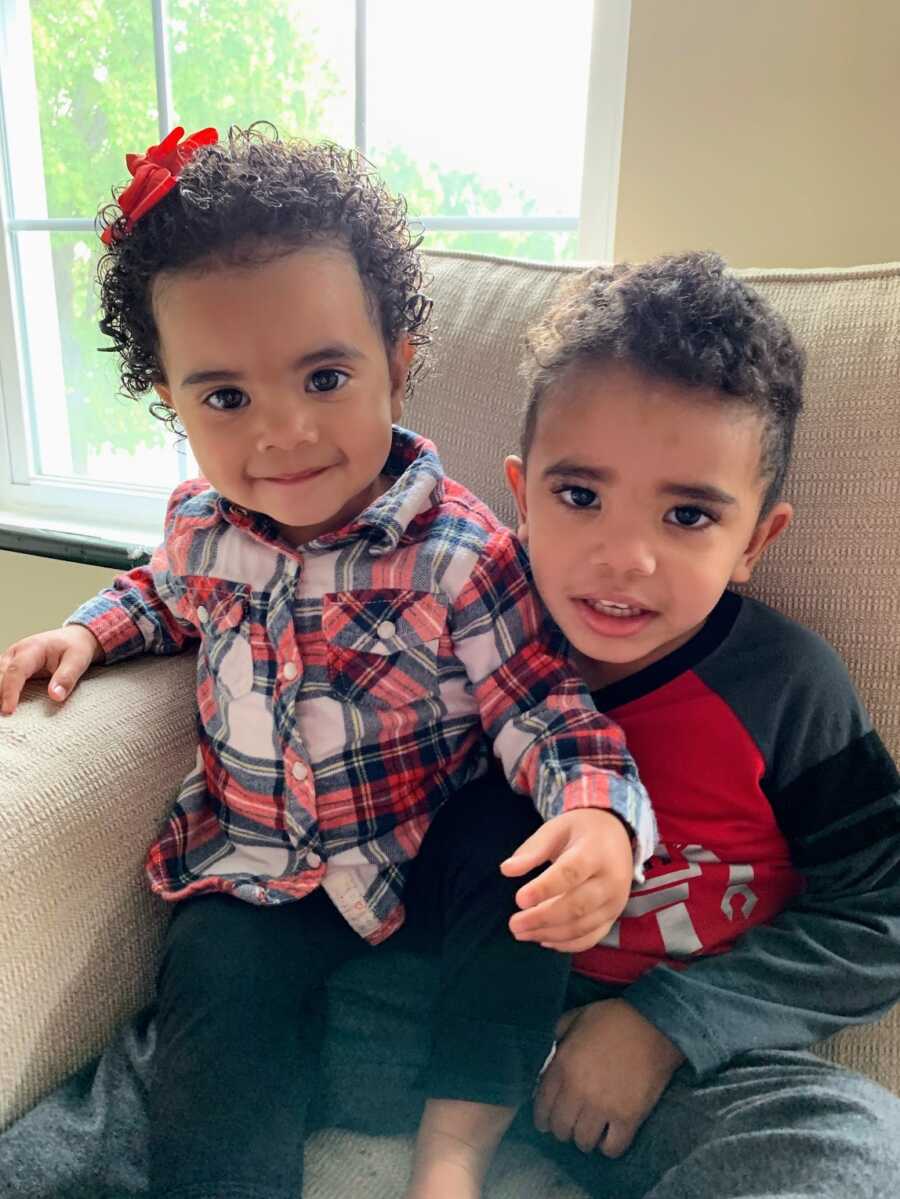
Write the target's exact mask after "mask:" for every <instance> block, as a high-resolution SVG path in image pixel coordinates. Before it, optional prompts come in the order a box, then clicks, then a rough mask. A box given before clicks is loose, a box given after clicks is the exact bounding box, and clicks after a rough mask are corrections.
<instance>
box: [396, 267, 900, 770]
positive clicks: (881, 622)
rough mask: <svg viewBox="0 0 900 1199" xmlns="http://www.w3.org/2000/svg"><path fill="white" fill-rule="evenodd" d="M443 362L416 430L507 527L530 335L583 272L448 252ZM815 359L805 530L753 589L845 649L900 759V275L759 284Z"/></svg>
mask: <svg viewBox="0 0 900 1199" xmlns="http://www.w3.org/2000/svg"><path fill="white" fill-rule="evenodd" d="M429 268H430V272H431V274H432V276H433V280H432V283H431V286H430V294H431V295H432V296H433V297H434V302H435V303H434V317H433V324H434V333H435V345H434V350H433V362H432V366H431V368H430V370H429V371H428V373H427V375H426V376H425V377H423V378H422V379H421V380H420V383H419V386H418V387H417V390H416V394H415V396H414V398H413V401H412V403H411V405H410V408H409V411H408V413H407V414H406V417H405V420H406V423H407V424H409V425H410V426H411V427H412V428H415V429H417V430H418V431H419V432H421V433H424V434H426V435H427V436H428V437H431V438H432V439H433V440H434V441H435V442H436V443H437V446H438V449H439V450H440V452H441V457H442V459H443V462H444V465H445V467H446V469H447V472H448V473H449V474H450V475H451V476H453V477H454V478H457V479H459V480H460V482H462V483H465V484H466V485H467V486H469V487H471V488H472V490H473V491H475V492H476V493H477V494H478V495H480V496H481V497H482V498H483V499H485V500H486V501H487V502H488V503H489V504H491V506H492V507H493V508H494V510H495V511H496V512H498V514H499V515H501V516H502V517H503V518H504V519H505V520H507V521H509V522H511V521H512V519H513V509H512V504H511V501H510V499H509V496H508V495H507V493H506V489H505V485H504V481H503V471H502V463H503V457H504V455H505V454H507V453H510V452H514V451H515V449H516V447H517V443H518V433H519V414H520V411H521V405H522V399H523V387H522V384H521V382H520V380H519V378H518V374H517V369H518V362H519V357H520V351H521V345H522V336H523V334H524V332H525V330H526V329H527V328H528V327H529V325H531V324H532V323H533V322H534V320H536V319H537V316H538V315H539V313H540V312H541V310H542V309H543V308H544V306H545V305H546V304H547V302H548V301H549V299H550V297H551V296H552V294H553V292H554V291H555V289H556V287H557V286H558V285H559V283H560V281H561V280H562V279H563V278H564V277H565V276H566V275H568V274H571V273H572V272H573V271H575V270H578V269H579V268H578V267H574V266H544V265H540V264H535V263H525V262H516V261H509V260H504V259H494V258H486V257H480V256H475V255H464V254H450V253H436V254H433V255H431V256H430V257H429ZM741 274H742V276H743V277H744V278H746V279H747V280H748V281H749V282H751V283H752V285H753V286H754V287H756V288H757V289H758V290H759V291H760V292H761V293H762V294H763V295H764V296H765V297H766V298H767V299H768V300H769V301H770V302H771V303H772V304H773V305H774V306H775V307H776V308H777V309H778V310H779V311H780V312H781V313H782V314H783V315H784V316H785V317H786V319H787V320H788V322H789V323H790V325H791V328H792V329H793V330H794V333H795V335H796V336H797V338H798V339H799V341H800V342H801V343H802V344H803V345H804V346H805V348H806V350H807V353H808V355H809V367H808V372H807V387H806V411H805V413H804V416H803V419H802V420H801V423H800V428H799V431H798V437H797V442H796V448H795V457H794V467H793V470H792V472H791V475H790V477H789V479H788V484H787V491H786V498H787V499H790V500H791V501H792V503H794V505H795V506H796V509H797V516H796V520H795V523H794V527H793V528H792V529H791V530H790V531H789V532H788V533H787V535H786V536H785V537H784V538H783V539H782V540H781V541H780V542H779V543H777V544H776V545H775V546H773V548H772V550H771V551H770V552H769V554H768V555H767V557H766V559H765V560H764V561H763V563H762V565H761V567H760V569H759V571H758V572H757V574H756V576H755V578H754V580H753V583H752V586H751V587H750V590H751V591H752V593H753V594H755V595H757V596H759V597H760V598H761V599H763V600H765V601H766V602H767V603H770V604H772V605H773V606H774V607H777V608H779V609H780V610H781V611H783V612H785V613H786V614H787V615H789V616H792V617H794V618H795V619H797V620H800V621H802V622H803V623H804V624H807V625H809V626H810V627H812V628H814V629H817V630H818V631H819V632H820V633H822V634H823V635H824V636H825V637H827V638H828V640H829V641H830V642H831V643H832V644H833V645H834V646H835V647H836V648H837V650H838V651H839V652H840V653H841V655H842V656H843V658H844V660H845V661H846V662H847V664H848V667H849V668H850V671H851V673H852V675H853V677H854V679H855V681H856V683H857V686H858V687H859V689H860V691H861V693H862V695H863V698H864V700H865V702H866V704H867V706H868V707H869V709H870V711H871V712H872V715H873V718H874V720H875V724H876V727H877V728H878V729H879V731H880V733H881V735H882V737H883V738H884V740H885V743H886V744H887V745H888V747H889V748H890V749H891V751H892V753H893V754H894V756H895V757H898V758H900V569H898V556H900V264H890V265H886V266H873V267H858V268H853V269H846V270H834V271H760V270H755V271H743V272H741Z"/></svg>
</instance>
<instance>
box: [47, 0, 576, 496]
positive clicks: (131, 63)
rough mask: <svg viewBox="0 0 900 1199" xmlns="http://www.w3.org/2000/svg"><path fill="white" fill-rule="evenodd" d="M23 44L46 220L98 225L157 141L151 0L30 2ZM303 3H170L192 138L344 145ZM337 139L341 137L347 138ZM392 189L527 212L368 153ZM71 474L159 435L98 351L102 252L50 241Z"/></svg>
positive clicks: (537, 240) (519, 250) (467, 185)
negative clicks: (28, 35) (216, 135)
mask: <svg viewBox="0 0 900 1199" xmlns="http://www.w3.org/2000/svg"><path fill="white" fill-rule="evenodd" d="M31 13H32V37H33V46H34V62H35V74H36V80H37V88H38V104H39V117H40V128H41V141H42V150H43V161H44V173H45V184H46V190H47V208H48V212H49V214H50V215H51V216H65V217H70V216H85V215H88V214H93V213H94V212H95V211H96V210H97V207H98V205H99V204H101V203H103V202H104V201H106V200H108V199H110V198H111V193H110V188H111V185H112V184H113V183H119V184H123V183H124V182H125V178H124V165H123V159H124V153H125V151H126V150H137V149H142V148H143V147H144V146H147V145H150V144H152V143H153V142H155V141H157V140H158V126H157V102H156V82H155V77H154V65H153V64H154V56H153V35H152V27H151V22H150V18H149V11H148V5H147V4H146V0H125V2H122V0H120V2H119V3H116V4H110V3H106V2H104V0H70V3H68V4H65V5H63V4H60V3H58V0H32V4H31ZM301 16H302V4H298V3H293V4H289V3H282V4H281V5H278V4H272V3H269V4H267V3H266V2H265V0H170V4H169V5H168V18H169V27H168V29H169V55H170V64H171V75H172V93H173V101H174V106H175V110H176V112H177V113H178V119H179V121H180V122H181V123H182V124H184V125H185V126H186V127H187V128H188V131H189V132H190V130H192V129H194V128H202V127H203V126H205V125H209V124H213V125H215V126H217V127H218V128H219V129H220V130H224V129H225V128H227V127H228V125H229V124H232V123H237V124H242V125H244V124H247V123H249V122H250V121H252V120H259V119H265V120H270V121H272V122H273V124H275V125H276V126H277V127H278V128H279V130H280V131H281V132H282V133H283V134H285V135H291V136H304V137H308V138H321V137H332V138H334V139H335V140H342V137H341V131H338V130H334V129H331V128H328V111H329V108H328V105H329V101H331V100H333V99H334V97H336V96H340V95H341V94H344V93H345V92H346V86H345V84H344V83H343V82H342V81H341V79H340V78H339V77H338V73H337V71H336V70H335V68H334V66H333V64H331V63H329V62H328V61H326V60H324V59H323V57H322V55H321V54H320V52H319V49H318V47H317V45H316V40H315V32H316V31H315V30H314V29H311V28H310V27H309V25H308V23H306V22H304V21H303V20H302V19H300V18H301ZM344 136H345V137H346V132H345V133H344ZM371 157H372V160H373V162H374V164H375V165H376V166H377V168H378V169H379V171H380V172H381V173H382V175H383V176H384V178H385V179H386V181H387V182H388V184H389V185H390V186H391V187H393V188H394V189H395V190H397V191H399V192H401V193H402V194H404V195H405V196H406V198H407V202H408V205H409V211H410V212H411V213H413V214H441V215H447V216H453V215H460V216H465V215H471V214H473V213H478V214H479V215H486V214H491V213H499V212H503V211H510V207H509V203H510V201H511V200H512V202H514V204H515V209H514V210H517V211H519V212H522V213H525V214H527V213H529V212H533V211H534V204H533V202H532V201H529V200H528V198H527V197H525V196H523V195H521V194H520V193H516V194H515V195H512V196H510V195H509V194H504V193H502V192H501V191H500V190H498V189H497V188H496V187H491V186H489V185H487V184H485V183H484V182H483V181H482V180H481V179H480V178H479V176H478V175H477V174H474V173H472V172H464V171H458V170H449V171H448V170H442V169H441V168H440V167H439V166H437V165H435V164H433V163H429V164H422V163H418V162H416V161H414V160H413V159H412V158H411V157H410V156H409V155H408V154H406V153H405V152H404V150H403V149H402V148H401V147H396V146H395V147H389V148H387V149H385V150H384V152H379V151H378V150H377V149H376V150H375V151H373V153H372V155H371ZM51 242H52V254H53V265H54V274H55V279H56V290H57V302H58V309H59V318H60V330H61V338H62V345H63V359H64V377H65V380H66V400H67V406H68V413H69V423H70V429H71V437H72V454H73V462H74V465H75V469H76V472H77V473H85V471H86V469H87V461H88V455H89V453H90V452H91V451H92V450H93V451H96V450H99V449H101V448H102V447H104V446H107V445H109V446H112V448H114V449H116V450H124V451H126V452H129V453H133V452H136V451H138V450H139V449H140V447H142V446H158V445H161V444H162V442H163V428H162V426H161V425H160V424H159V422H158V421H154V420H153V419H152V418H151V417H149V416H148V414H147V413H146V412H141V411H137V410H136V406H135V405H134V404H133V403H132V402H131V401H130V400H127V399H124V398H122V397H120V396H118V395H117V390H118V380H117V374H116V370H115V362H114V360H113V358H112V355H106V354H102V353H100V352H98V351H99V349H100V344H101V338H100V335H99V332H98V330H97V323H96V322H97V301H96V289H95V286H94V272H95V268H96V261H97V256H98V254H99V243H97V242H96V241H95V240H94V239H93V238H92V237H90V236H82V235H76V234H72V233H62V234H53V235H51ZM425 246H426V249H427V248H448V249H457V250H474V251H477V252H479V253H484V254H498V255H512V256H517V257H526V258H538V259H544V260H555V259H560V258H572V257H574V255H575V239H574V235H570V234H558V233H548V232H522V233H503V232H493V231H492V232H478V231H473V232H452V233H440V232H432V233H430V234H428V236H427V238H426V242H425Z"/></svg>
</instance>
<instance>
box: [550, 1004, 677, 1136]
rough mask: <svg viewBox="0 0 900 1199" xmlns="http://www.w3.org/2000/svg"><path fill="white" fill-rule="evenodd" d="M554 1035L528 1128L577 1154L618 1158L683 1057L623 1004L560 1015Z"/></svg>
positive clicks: (651, 1025)
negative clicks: (569, 1146) (565, 1143)
mask: <svg viewBox="0 0 900 1199" xmlns="http://www.w3.org/2000/svg"><path fill="white" fill-rule="evenodd" d="M556 1035H557V1037H558V1038H559V1042H558V1044H557V1047H556V1053H555V1054H554V1056H553V1059H552V1061H551V1062H550V1065H549V1066H548V1067H547V1069H546V1070H545V1071H544V1073H543V1074H542V1076H541V1080H540V1083H539V1085H538V1090H537V1095H536V1096H535V1100H534V1126H535V1128H537V1129H538V1131H539V1132H552V1133H553V1135H554V1136H555V1137H556V1139H557V1140H558V1141H574V1142H575V1144H576V1145H577V1146H578V1148H579V1149H580V1150H581V1151H582V1152H583V1153H591V1152H592V1151H593V1150H594V1149H599V1150H600V1152H601V1153H602V1154H604V1155H605V1156H606V1157H620V1156H621V1155H622V1154H623V1153H624V1152H625V1150H626V1149H627V1148H628V1146H629V1145H630V1144H631V1142H632V1140H633V1139H634V1136H635V1133H636V1132H637V1130H638V1129H639V1128H640V1126H641V1125H642V1124H643V1122H644V1121H645V1120H646V1119H647V1117H648V1116H649V1115H650V1113H651V1112H652V1111H653V1109H654V1107H656V1104H657V1102H658V1100H659V1097H660V1095H662V1093H663V1091H664V1090H665V1089H666V1087H667V1086H668V1085H669V1080H670V1078H671V1077H672V1075H673V1074H674V1073H675V1071H676V1070H677V1069H678V1067H679V1066H680V1065H681V1064H682V1062H683V1061H684V1054H683V1053H682V1052H681V1051H680V1050H679V1049H678V1048H677V1047H676V1046H675V1045H674V1044H673V1043H672V1042H671V1041H670V1040H669V1038H668V1037H667V1036H665V1034H664V1033H661V1032H660V1031H659V1029H658V1028H657V1027H656V1026H655V1025H653V1024H651V1023H650V1021H649V1020H645V1019H644V1017H643V1016H642V1015H641V1014H640V1012H638V1011H637V1010H636V1009H635V1008H633V1007H631V1005H630V1004H629V1003H627V1002H626V1001H625V1000H624V999H607V1000H605V1001H603V1002H601V1003H591V1004H589V1005H588V1006H587V1007H583V1008H577V1009H576V1010H575V1011H572V1012H566V1014H565V1015H564V1016H563V1017H562V1019H561V1020H560V1021H559V1024H558V1025H557V1028H556Z"/></svg>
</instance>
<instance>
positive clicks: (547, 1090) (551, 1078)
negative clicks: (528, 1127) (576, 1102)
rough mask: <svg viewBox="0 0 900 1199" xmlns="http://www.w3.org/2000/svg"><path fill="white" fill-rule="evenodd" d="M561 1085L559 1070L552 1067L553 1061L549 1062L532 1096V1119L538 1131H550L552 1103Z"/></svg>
mask: <svg viewBox="0 0 900 1199" xmlns="http://www.w3.org/2000/svg"><path fill="white" fill-rule="evenodd" d="M561 1086H562V1080H561V1076H560V1074H559V1071H558V1070H554V1069H553V1063H552V1062H551V1063H550V1065H549V1066H548V1067H547V1069H546V1070H545V1071H544V1074H543V1077H542V1078H541V1081H540V1084H539V1085H538V1089H537V1094H536V1095H535V1097H534V1107H533V1111H532V1119H533V1120H534V1126H535V1128H536V1129H537V1130H538V1132H549V1131H550V1113H551V1112H552V1111H553V1105H554V1104H555V1102H556V1097H557V1095H558V1094H559V1091H560V1087H561Z"/></svg>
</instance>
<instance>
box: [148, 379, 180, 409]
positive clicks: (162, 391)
mask: <svg viewBox="0 0 900 1199" xmlns="http://www.w3.org/2000/svg"><path fill="white" fill-rule="evenodd" d="M153 390H154V391H155V392H156V394H157V395H158V396H159V398H160V399H161V400H162V402H163V403H164V404H165V406H166V407H167V408H174V407H175V405H174V404H173V403H172V392H171V391H170V390H169V388H168V387H166V385H165V383H154V384H153Z"/></svg>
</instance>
